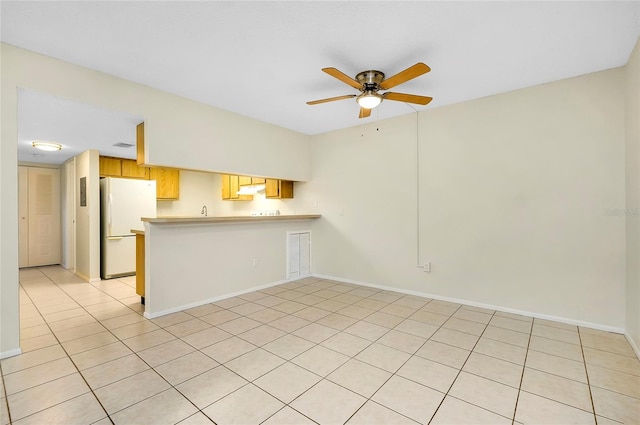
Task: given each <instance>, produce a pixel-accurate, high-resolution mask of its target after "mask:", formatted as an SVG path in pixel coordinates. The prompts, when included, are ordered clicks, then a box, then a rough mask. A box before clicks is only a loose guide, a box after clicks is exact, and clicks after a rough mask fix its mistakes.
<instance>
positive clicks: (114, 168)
mask: <svg viewBox="0 0 640 425" xmlns="http://www.w3.org/2000/svg"><path fill="white" fill-rule="evenodd" d="M100 176H103V177H121V176H122V159H120V158H112V157H110V156H101V157H100Z"/></svg>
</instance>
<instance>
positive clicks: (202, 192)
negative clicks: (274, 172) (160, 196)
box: [157, 170, 318, 217]
mask: <svg viewBox="0 0 640 425" xmlns="http://www.w3.org/2000/svg"><path fill="white" fill-rule="evenodd" d="M303 193H304V183H303V182H296V183H295V186H294V195H295V196H294V198H293V199H266V198H265V195H264V193H258V194H257V195H254V197H253V200H252V201H223V200H222V176H221V174H217V173H207V172H200V171H190V170H181V171H180V199H178V200H176V201H158V203H157V205H158V211H157V213H158V216H159V217H167V216H169V217H171V216H174V217H175V216H192V217H193V216H195V217H199V216H200V215H201V214H200V213H201V211H202V207H203V206H204V205H206V206H207V214H208V215H209V216H234V215H249V214H250V213H251V211H262V210H278V211H280V214H282V215H284V214H302V213H318V209H317V208H313V207H312V206H311V205H304V203H302V202H301V201H300V197H301V196H302V194H303Z"/></svg>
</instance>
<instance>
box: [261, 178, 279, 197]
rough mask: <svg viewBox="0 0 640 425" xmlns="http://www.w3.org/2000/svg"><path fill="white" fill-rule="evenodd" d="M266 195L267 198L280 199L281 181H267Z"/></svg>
mask: <svg viewBox="0 0 640 425" xmlns="http://www.w3.org/2000/svg"><path fill="white" fill-rule="evenodd" d="M264 193H265V197H267V198H279V197H280V180H277V179H266V182H265V189H264Z"/></svg>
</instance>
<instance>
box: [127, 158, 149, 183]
mask: <svg viewBox="0 0 640 425" xmlns="http://www.w3.org/2000/svg"><path fill="white" fill-rule="evenodd" d="M122 177H127V178H130V179H145V180H148V179H149V169H148V168H147V167H144V166H140V165H138V163H137V162H136V161H135V160H133V159H123V160H122Z"/></svg>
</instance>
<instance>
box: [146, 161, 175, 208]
mask: <svg viewBox="0 0 640 425" xmlns="http://www.w3.org/2000/svg"><path fill="white" fill-rule="evenodd" d="M149 180H155V181H156V198H157V199H167V200H172V199H174V200H175V199H179V198H180V170H178V169H175V168H165V167H152V168H150V169H149Z"/></svg>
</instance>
